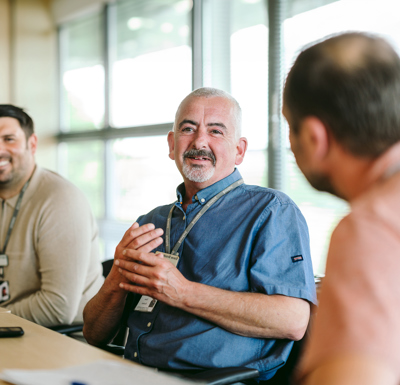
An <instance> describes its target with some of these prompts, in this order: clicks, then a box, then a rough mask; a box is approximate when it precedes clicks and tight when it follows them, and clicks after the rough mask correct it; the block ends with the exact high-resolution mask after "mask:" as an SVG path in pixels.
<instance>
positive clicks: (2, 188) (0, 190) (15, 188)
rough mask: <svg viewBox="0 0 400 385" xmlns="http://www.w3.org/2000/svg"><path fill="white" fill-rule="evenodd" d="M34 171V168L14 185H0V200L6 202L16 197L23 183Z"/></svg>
mask: <svg viewBox="0 0 400 385" xmlns="http://www.w3.org/2000/svg"><path fill="white" fill-rule="evenodd" d="M34 170H35V168H33V169H32V171H31V172H30V173H29V174H27V175H26V176H25V177H24V178H22V179H20V180H19V181H18V182H17V183H15V184H12V185H0V198H1V199H3V200H7V199H10V198H12V197H15V196H16V195H18V194H19V193H20V192H21V190H22V188H23V187H24V185H25V183H26V182H27V181H28V180H29V178H30V177H31V175H32V174H33V171H34Z"/></svg>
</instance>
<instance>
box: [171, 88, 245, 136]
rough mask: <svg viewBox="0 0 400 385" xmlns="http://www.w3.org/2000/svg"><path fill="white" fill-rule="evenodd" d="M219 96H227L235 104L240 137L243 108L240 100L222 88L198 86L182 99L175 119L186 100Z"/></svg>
mask: <svg viewBox="0 0 400 385" xmlns="http://www.w3.org/2000/svg"><path fill="white" fill-rule="evenodd" d="M217 97H218V98H225V99H227V100H229V101H230V102H231V104H232V106H233V113H234V121H235V133H236V139H239V138H240V136H241V131H242V109H241V107H240V105H239V103H238V101H237V100H236V99H235V98H234V97H233V96H232V95H231V94H229V93H228V92H226V91H223V90H220V89H218V88H212V87H202V88H197V89H196V90H194V91H192V92H191V93H190V94H189V95H187V96H186V97H185V98H184V99H183V100H182V102H181V104H180V105H179V107H178V110H177V112H176V115H175V119H176V117H177V116H178V113H179V109H180V107H181V105H182V104H183V103H184V102H185V101H187V100H189V99H192V98H217ZM175 123H176V122H175ZM174 129H175V128H174Z"/></svg>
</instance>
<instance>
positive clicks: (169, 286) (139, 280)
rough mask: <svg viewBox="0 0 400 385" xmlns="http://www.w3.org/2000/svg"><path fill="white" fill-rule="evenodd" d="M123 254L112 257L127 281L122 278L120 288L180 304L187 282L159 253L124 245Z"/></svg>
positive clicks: (183, 297)
mask: <svg viewBox="0 0 400 385" xmlns="http://www.w3.org/2000/svg"><path fill="white" fill-rule="evenodd" d="M123 254H124V259H118V260H116V261H115V264H116V265H117V266H118V267H119V268H120V269H119V272H120V273H121V275H123V276H124V277H125V278H126V280H128V281H129V283H127V282H126V281H124V282H121V284H120V287H121V288H122V289H124V290H126V291H131V292H133V293H137V294H142V295H147V296H150V297H152V298H155V299H157V300H159V301H162V302H164V303H166V304H168V305H171V306H175V307H181V304H183V303H184V300H185V292H186V288H187V285H189V284H190V282H189V281H188V280H187V279H186V278H185V277H184V276H183V275H182V274H181V272H180V271H179V270H178V269H177V268H176V267H175V266H174V265H173V264H172V263H171V262H170V261H168V259H166V258H164V256H163V254H162V253H160V254H157V255H155V254H153V253H147V252H144V251H142V250H140V251H138V250H133V249H125V251H124V253H123Z"/></svg>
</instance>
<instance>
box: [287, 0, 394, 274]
mask: <svg viewBox="0 0 400 385" xmlns="http://www.w3.org/2000/svg"><path fill="white" fill-rule="evenodd" d="M313 2H314V3H315V0H308V1H302V6H303V7H306V5H307V4H305V3H308V4H309V5H310V4H312V3H313ZM320 3H321V1H320ZM326 3H330V2H329V1H326ZM360 4H361V3H360V2H359V1H356V0H341V1H336V2H332V3H330V4H327V5H324V6H320V7H318V8H315V9H312V10H308V11H307V12H301V13H299V12H298V10H297V12H293V14H295V16H293V17H291V18H289V19H287V20H286V21H285V23H284V31H285V41H284V46H285V62H286V66H287V69H286V70H287V71H288V70H289V68H290V66H291V64H292V63H293V60H294V59H295V57H296V54H297V53H298V52H299V51H300V50H301V49H302V47H303V46H305V45H306V44H308V43H310V42H313V41H315V40H318V39H321V38H323V37H325V36H327V35H331V34H333V33H338V32H344V31H351V30H355V31H367V32H373V33H378V34H380V35H382V36H384V37H385V38H387V39H388V40H389V41H390V42H391V43H392V44H393V45H394V46H395V48H397V50H398V51H399V52H400V23H399V22H398V14H399V11H400V4H399V2H398V1H397V0H382V1H379V2H377V1H374V0H364V1H363V2H362V6H361V5H360ZM298 5H299V4H298ZM320 5H321V4H320ZM296 13H297V14H296ZM304 26H307V28H304ZM288 152H289V154H288V157H287V166H288V167H287V170H288V171H289V174H288V175H287V177H286V179H287V183H286V184H287V192H288V194H289V195H290V196H291V197H292V198H294V200H295V201H296V203H297V204H298V205H299V207H300V209H301V211H302V212H303V213H304V215H305V217H306V220H307V223H308V226H309V229H310V237H311V248H312V256H313V260H314V269H315V271H316V272H318V273H323V272H324V270H325V261H326V254H327V247H328V244H329V239H330V235H331V233H332V230H333V229H334V228H335V226H336V224H337V223H338V221H339V220H340V219H341V218H342V217H343V216H344V215H345V214H346V213H347V212H348V211H349V206H348V204H347V203H345V202H344V201H342V200H340V199H338V198H336V197H334V196H332V195H329V194H327V193H320V192H317V191H316V190H314V189H313V188H312V187H310V185H309V184H308V182H307V181H306V180H305V178H304V176H303V175H302V173H301V172H300V170H299V169H298V167H297V165H296V163H295V160H294V157H293V155H292V154H291V153H290V151H288Z"/></svg>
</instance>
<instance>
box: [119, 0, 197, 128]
mask: <svg viewBox="0 0 400 385" xmlns="http://www.w3.org/2000/svg"><path fill="white" fill-rule="evenodd" d="M191 9H192V1H190V0H137V1H122V2H118V3H117V4H116V5H115V8H113V9H112V15H114V17H113V18H111V20H112V24H115V28H114V31H115V33H114V34H113V35H114V41H113V43H112V44H113V45H115V50H114V51H113V52H114V56H115V58H114V61H113V63H112V65H111V68H112V74H111V79H112V86H111V122H112V125H113V126H114V127H117V128H120V127H130V126H140V125H149V124H157V123H165V122H172V121H173V120H174V114H175V111H176V109H177V107H178V105H179V103H180V101H181V100H182V99H183V98H184V97H185V96H186V95H187V94H188V93H189V92H190V91H191V84H192V49H191V43H190V25H191V23H190V15H191V13H190V11H191Z"/></svg>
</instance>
